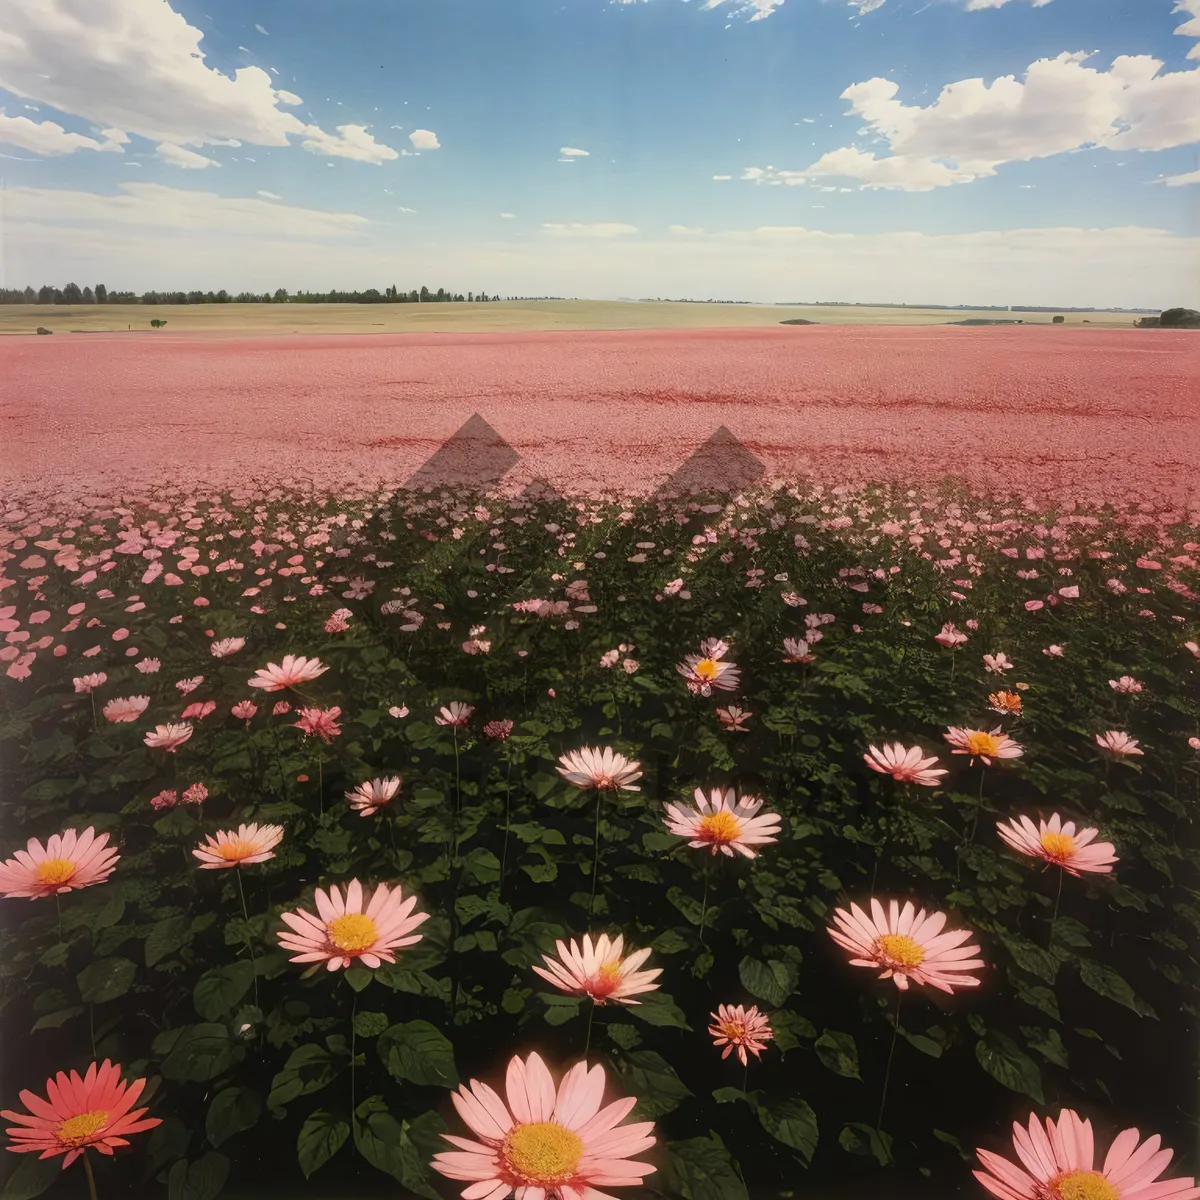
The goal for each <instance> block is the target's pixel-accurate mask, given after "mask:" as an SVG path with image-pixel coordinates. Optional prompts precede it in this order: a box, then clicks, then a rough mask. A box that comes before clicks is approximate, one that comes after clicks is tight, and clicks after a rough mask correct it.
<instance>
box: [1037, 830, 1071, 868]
mask: <svg viewBox="0 0 1200 1200" xmlns="http://www.w3.org/2000/svg"><path fill="white" fill-rule="evenodd" d="M1042 849H1043V850H1045V852H1046V854H1047V855H1048V856H1049V857H1050V858H1053V859H1054V860H1055V861H1056V862H1062V861H1063V860H1064V859H1068V858H1074V857H1075V839H1074V838H1073V837H1072V836H1071V835H1070V834H1069V833H1043V834H1042Z"/></svg>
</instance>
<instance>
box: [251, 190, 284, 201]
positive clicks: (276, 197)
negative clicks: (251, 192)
mask: <svg viewBox="0 0 1200 1200" xmlns="http://www.w3.org/2000/svg"><path fill="white" fill-rule="evenodd" d="M255 195H257V196H261V197H262V198H263V199H264V200H282V199H283V197H282V196H280V195H277V194H276V193H275V192H256V193H255Z"/></svg>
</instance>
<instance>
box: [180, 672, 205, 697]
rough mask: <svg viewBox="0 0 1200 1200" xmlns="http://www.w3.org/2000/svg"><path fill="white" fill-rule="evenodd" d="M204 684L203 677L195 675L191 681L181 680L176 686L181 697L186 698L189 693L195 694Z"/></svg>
mask: <svg viewBox="0 0 1200 1200" xmlns="http://www.w3.org/2000/svg"><path fill="white" fill-rule="evenodd" d="M203 682H204V676H203V675H193V676H192V677H191V678H190V679H180V680H179V681H178V682H177V683H176V684H175V686H176V687H177V688H178V689H179V691H180V694H181V695H184V696H186V695H187V694H188V693H189V692H194V691H195V690H196V689H197V688H198V687H199V686H200V685H201V684H202V683H203Z"/></svg>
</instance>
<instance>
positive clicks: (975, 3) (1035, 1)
mask: <svg viewBox="0 0 1200 1200" xmlns="http://www.w3.org/2000/svg"><path fill="white" fill-rule="evenodd" d="M1008 2H1009V0H967V12H982V11H983V10H984V9H985V8H1003V7H1004V6H1005V5H1006V4H1007V3H1008ZM1029 3H1031V4H1032V5H1033V7H1034V8H1045V6H1046V5H1047V4H1049V3H1050V0H1029Z"/></svg>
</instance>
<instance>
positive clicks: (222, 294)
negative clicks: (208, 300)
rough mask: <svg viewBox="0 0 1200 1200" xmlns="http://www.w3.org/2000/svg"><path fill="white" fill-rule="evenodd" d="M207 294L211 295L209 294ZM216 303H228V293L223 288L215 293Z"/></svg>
mask: <svg viewBox="0 0 1200 1200" xmlns="http://www.w3.org/2000/svg"><path fill="white" fill-rule="evenodd" d="M209 294H210V295H211V294H212V293H211V292H210V293H209ZM216 303H217V304H228V303H229V293H228V292H227V291H226V290H225V289H224V288H222V289H221V290H220V291H219V292H218V293H217V299H216Z"/></svg>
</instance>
